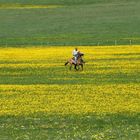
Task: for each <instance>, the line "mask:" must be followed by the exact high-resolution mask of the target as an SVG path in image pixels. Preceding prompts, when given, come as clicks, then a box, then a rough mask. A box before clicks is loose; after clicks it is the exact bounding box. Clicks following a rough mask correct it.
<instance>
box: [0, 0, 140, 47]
mask: <svg viewBox="0 0 140 140" xmlns="http://www.w3.org/2000/svg"><path fill="white" fill-rule="evenodd" d="M14 2H19V3H22V2H23V1H13V3H14ZM24 2H25V4H42V2H43V3H46V4H47V3H49V4H59V5H64V6H63V7H59V8H55V9H41V8H40V9H3V8H2V9H0V45H5V46H6V45H7V46H8V45H13V46H15V45H17V46H19V45H105V44H107V45H114V44H115V40H117V42H116V43H117V44H130V40H132V44H140V28H139V25H140V16H139V13H140V2H139V1H137V0H135V1H133V2H132V1H130V0H128V1H125V0H124V1H112V0H110V1H105V2H104V1H103V0H101V1H100V2H97V1H91V0H88V1H86V2H85V1H83V0H81V1H78V2H77V4H75V2H74V1H70V0H69V1H55V0H54V1H32V2H29V1H24ZM1 3H2V1H1ZM7 3H8V1H7ZM89 3H90V4H89Z"/></svg>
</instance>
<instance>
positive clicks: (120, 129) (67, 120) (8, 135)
mask: <svg viewBox="0 0 140 140" xmlns="http://www.w3.org/2000/svg"><path fill="white" fill-rule="evenodd" d="M139 122H140V118H139V114H135V115H133V114H131V115H130V114H127V113H126V114H115V115H103V116H98V115H94V114H88V115H67V116H59V115H51V116H50V115H44V114H43V113H42V114H41V113H40V114H39V115H36V116H30V117H18V118H16V117H12V116H9V117H8V116H3V117H0V123H1V127H0V131H1V134H0V138H1V140H15V139H18V140H27V139H29V140H62V139H63V140H71V139H73V140H77V139H80V140H111V139H115V140H134V139H135V140H138V139H139V138H140V135H139Z"/></svg>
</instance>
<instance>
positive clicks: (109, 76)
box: [0, 46, 140, 116]
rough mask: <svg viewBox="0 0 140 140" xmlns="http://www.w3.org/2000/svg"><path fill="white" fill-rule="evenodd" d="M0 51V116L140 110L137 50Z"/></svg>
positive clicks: (112, 48) (41, 49)
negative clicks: (76, 64) (79, 65)
mask: <svg viewBox="0 0 140 140" xmlns="http://www.w3.org/2000/svg"><path fill="white" fill-rule="evenodd" d="M78 48H79V50H80V51H81V52H84V53H85V56H84V60H85V61H86V64H85V65H84V70H83V71H81V70H79V71H75V70H74V69H72V70H71V71H70V70H69V66H66V67H65V66H64V63H65V62H66V61H67V60H68V59H69V58H71V57H72V50H73V49H74V47H71V46H67V47H46V48H44V47H41V46H40V47H37V48H35V47H30V48H0V115H16V116H20V115H22V116H24V115H25V116H26V115H29V114H33V113H39V112H43V113H47V114H62V115H66V114H81V113H82V114H87V113H96V114H105V113H120V112H133V113H137V112H140V92H139V91H140V86H139V72H140V71H139V69H140V61H139V60H140V55H139V54H140V49H139V46H109V47H108V46H98V47H95V46H93V47H91V46H78Z"/></svg>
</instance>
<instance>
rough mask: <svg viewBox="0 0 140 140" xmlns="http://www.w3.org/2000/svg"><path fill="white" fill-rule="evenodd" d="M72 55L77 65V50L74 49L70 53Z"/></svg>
mask: <svg viewBox="0 0 140 140" xmlns="http://www.w3.org/2000/svg"><path fill="white" fill-rule="evenodd" d="M72 55H73V57H74V61H75V64H76V63H77V57H78V49H77V48H75V49H74V50H73V52H72Z"/></svg>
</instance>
